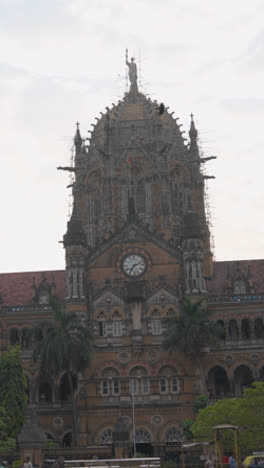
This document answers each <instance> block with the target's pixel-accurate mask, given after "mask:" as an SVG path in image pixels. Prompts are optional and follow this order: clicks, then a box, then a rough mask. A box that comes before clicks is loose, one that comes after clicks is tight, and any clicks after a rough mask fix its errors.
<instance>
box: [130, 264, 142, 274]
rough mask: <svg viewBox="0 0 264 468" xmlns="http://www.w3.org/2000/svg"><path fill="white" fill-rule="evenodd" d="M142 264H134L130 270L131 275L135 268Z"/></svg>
mask: <svg viewBox="0 0 264 468" xmlns="http://www.w3.org/2000/svg"><path fill="white" fill-rule="evenodd" d="M140 263H141V262H138V263H134V264H133V265H132V267H131V268H130V270H129V273H132V271H133V270H134V268H135V266H137V265H140Z"/></svg>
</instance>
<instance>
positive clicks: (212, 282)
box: [206, 260, 264, 296]
mask: <svg viewBox="0 0 264 468" xmlns="http://www.w3.org/2000/svg"><path fill="white" fill-rule="evenodd" d="M238 272H240V273H241V274H242V275H243V276H244V277H246V278H247V279H248V280H251V281H252V287H253V288H254V292H255V293H256V294H260V293H264V260H238V261H224V262H215V263H214V275H213V277H212V278H211V279H209V280H207V281H206V286H207V291H208V293H209V295H211V296H214V295H219V294H220V295H221V294H225V290H226V289H227V287H228V279H231V280H232V277H234V275H235V274H236V273H238Z"/></svg>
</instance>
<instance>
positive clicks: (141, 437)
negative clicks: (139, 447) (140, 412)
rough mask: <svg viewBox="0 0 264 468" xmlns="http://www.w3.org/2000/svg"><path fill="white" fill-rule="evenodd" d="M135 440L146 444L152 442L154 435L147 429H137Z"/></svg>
mask: <svg viewBox="0 0 264 468" xmlns="http://www.w3.org/2000/svg"><path fill="white" fill-rule="evenodd" d="M133 438H134V435H133ZM135 440H136V443H137V444H146V443H150V442H152V436H151V434H150V433H149V432H148V431H146V429H136V436H135Z"/></svg>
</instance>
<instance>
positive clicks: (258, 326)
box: [254, 318, 264, 340]
mask: <svg viewBox="0 0 264 468" xmlns="http://www.w3.org/2000/svg"><path fill="white" fill-rule="evenodd" d="M254 335H255V338H256V339H257V340H262V339H263V338H264V326H263V321H262V319H261V318H256V320H255V323H254Z"/></svg>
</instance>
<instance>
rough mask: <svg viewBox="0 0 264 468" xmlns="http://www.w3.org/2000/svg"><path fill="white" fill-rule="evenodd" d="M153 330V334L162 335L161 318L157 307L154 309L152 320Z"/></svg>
mask: <svg viewBox="0 0 264 468" xmlns="http://www.w3.org/2000/svg"><path fill="white" fill-rule="evenodd" d="M151 331H152V335H161V332H162V330H161V319H160V314H159V311H158V310H157V309H155V310H154V312H153V314H152V320H151Z"/></svg>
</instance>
